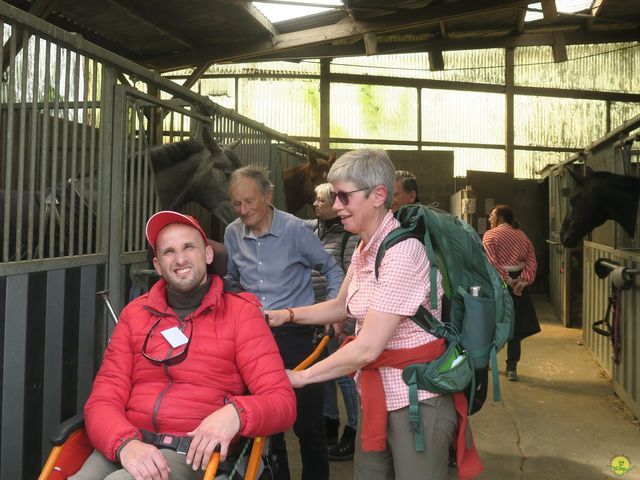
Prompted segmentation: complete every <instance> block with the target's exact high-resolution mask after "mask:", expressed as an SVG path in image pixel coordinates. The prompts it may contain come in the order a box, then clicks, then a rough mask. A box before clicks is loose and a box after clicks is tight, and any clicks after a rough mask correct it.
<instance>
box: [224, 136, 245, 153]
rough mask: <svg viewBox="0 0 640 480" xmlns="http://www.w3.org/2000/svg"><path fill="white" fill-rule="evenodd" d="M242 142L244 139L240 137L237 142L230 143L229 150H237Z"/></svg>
mask: <svg viewBox="0 0 640 480" xmlns="http://www.w3.org/2000/svg"><path fill="white" fill-rule="evenodd" d="M240 142H242V137H240V138H239V139H238V140H236V141H235V142H233V143H230V144H229V145H227V148H228V149H229V150H235V149H236V147H237V146H238V145H240Z"/></svg>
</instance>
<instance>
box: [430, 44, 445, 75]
mask: <svg viewBox="0 0 640 480" xmlns="http://www.w3.org/2000/svg"><path fill="white" fill-rule="evenodd" d="M429 70H431V71H432V72H441V71H442V70H444V57H443V56H442V50H438V49H431V50H429Z"/></svg>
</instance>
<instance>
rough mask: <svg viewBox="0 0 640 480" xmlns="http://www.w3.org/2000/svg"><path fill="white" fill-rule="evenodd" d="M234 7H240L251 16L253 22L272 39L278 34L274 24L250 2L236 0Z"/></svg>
mask: <svg viewBox="0 0 640 480" xmlns="http://www.w3.org/2000/svg"><path fill="white" fill-rule="evenodd" d="M233 3H234V5H237V6H238V7H240V8H241V9H242V10H243V11H244V12H246V13H247V14H249V17H250V18H251V19H252V20H253V22H254V23H255V24H256V25H258V26H259V27H260V28H261V29H262V30H264V31H266V32H268V33H269V35H271V36H272V37H275V36H276V35H277V34H278V32H277V31H276V29H275V27H274V26H273V23H271V22H270V21H269V20H268V19H267V17H265V16H264V15H263V14H262V12H261V11H260V10H258V9H257V8H256V7H254V6H253V2H250V1H248V0H235V1H234V2H233Z"/></svg>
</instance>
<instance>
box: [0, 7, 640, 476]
mask: <svg viewBox="0 0 640 480" xmlns="http://www.w3.org/2000/svg"><path fill="white" fill-rule="evenodd" d="M311 3H315V2H302V4H300V2H295V1H290V2H289V1H281V0H278V1H276V0H272V1H268V0H267V1H264V2H250V1H245V0H207V1H204V0H194V1H191V2H188V5H184V4H183V2H175V1H168V0H154V1H150V0H138V1H132V0H106V1H105V0H100V1H99V0H83V1H79V0H0V27H1V28H0V29H1V30H2V32H3V37H2V42H1V44H0V70H1V71H2V83H1V85H0V138H2V142H1V143H0V185H2V188H3V190H4V191H5V192H9V191H11V192H15V195H14V194H12V195H11V196H10V197H9V196H6V195H5V198H4V200H3V201H4V204H3V205H2V208H0V210H3V211H4V222H3V241H2V242H0V243H1V244H2V245H1V247H2V252H1V253H0V257H1V258H0V260H1V261H0V292H1V293H0V304H1V305H2V308H1V309H0V310H1V311H0V316H2V324H3V326H4V331H5V336H4V337H3V341H2V352H3V354H2V358H3V372H4V373H3V377H2V392H3V403H2V412H3V413H2V423H1V425H2V432H3V433H2V439H1V441H0V445H1V449H2V453H1V456H0V477H2V478H33V476H34V475H33V472H35V471H36V470H37V465H41V463H42V462H41V460H42V458H43V456H44V455H45V453H46V451H48V439H47V437H48V435H49V434H50V433H51V431H52V430H53V429H54V426H55V425H57V424H58V423H59V422H60V421H61V420H64V419H65V418H68V417H69V416H71V415H73V414H74V413H76V412H77V411H78V409H79V407H80V406H81V405H82V404H83V403H84V400H85V399H86V397H87V395H88V392H89V391H90V388H91V381H92V378H93V375H94V374H95V369H96V368H97V365H99V361H100V358H101V354H102V351H103V349H104V346H105V345H106V341H107V338H108V336H109V333H110V331H111V329H112V328H113V326H112V325H111V321H110V319H109V317H108V315H107V314H106V313H105V309H104V305H103V304H102V301H101V300H100V299H99V298H97V297H96V296H95V292H96V291H99V290H106V289H108V290H109V292H110V293H109V296H110V299H111V302H112V304H113V306H114V308H115V310H116V311H119V310H120V309H121V308H122V306H123V305H124V304H125V303H126V301H127V299H128V296H129V294H130V292H131V291H132V289H136V288H144V285H148V282H149V279H150V277H149V275H148V273H149V269H148V267H147V252H146V243H145V239H144V235H143V232H144V230H143V226H144V220H145V219H146V218H148V216H149V215H150V214H151V213H152V212H153V211H155V210H157V209H158V207H160V206H162V205H161V203H160V201H159V199H158V196H159V195H158V192H157V190H156V188H157V184H155V183H154V182H155V177H154V175H153V171H152V170H153V168H152V166H151V164H150V162H151V160H150V159H149V155H147V152H148V151H150V149H151V148H152V147H153V146H154V145H161V144H165V143H171V142H177V141H181V140H185V139H188V138H201V137H202V131H203V129H207V130H209V131H210V132H212V134H213V135H214V137H215V139H216V140H217V141H218V142H220V143H222V144H230V143H232V142H234V141H236V140H238V139H240V138H242V141H241V143H240V144H239V146H238V147H237V149H236V152H237V154H238V156H239V158H240V159H241V161H242V162H243V163H258V164H261V165H264V166H266V167H267V168H269V169H270V171H271V174H272V177H273V180H274V184H275V188H276V190H275V196H274V204H275V205H276V206H277V207H279V208H284V206H285V192H284V190H283V185H282V182H281V181H280V179H281V178H282V171H283V170H285V169H287V168H289V167H292V166H295V165H300V164H303V163H304V162H306V156H307V154H308V152H312V153H313V154H315V155H317V156H318V157H320V158H326V157H328V156H329V155H331V154H332V153H337V154H340V153H342V152H344V151H347V150H349V149H352V148H359V147H372V148H384V149H386V150H387V151H388V152H389V153H390V156H391V159H392V160H393V161H394V164H395V165H396V167H397V168H398V169H405V170H409V171H412V172H413V173H415V174H416V176H417V178H418V185H419V189H420V198H421V200H422V202H423V203H427V204H431V203H437V204H438V205H439V206H440V208H443V209H445V210H448V211H452V212H453V213H456V214H457V215H458V216H460V217H461V218H463V219H464V220H466V221H468V222H469V223H470V224H471V225H472V226H474V227H475V228H476V229H477V230H478V231H479V233H480V234H482V233H483V231H484V230H485V229H486V222H487V217H488V213H489V210H490V209H491V207H492V206H493V205H495V204H498V203H507V204H511V205H513V207H514V210H515V211H516V212H517V217H518V220H519V221H520V223H521V225H522V228H523V230H524V231H525V232H527V234H528V235H529V236H530V238H531V239H532V242H533V244H534V246H535V249H536V255H537V259H538V264H539V271H538V277H537V281H536V284H535V285H534V288H535V289H536V291H537V293H539V294H540V295H542V296H543V297H545V298H547V299H548V301H549V305H550V306H551V309H552V310H553V312H554V314H555V316H556V317H557V318H558V319H559V321H560V323H561V324H562V325H563V326H565V327H567V328H573V329H579V330H581V332H582V333H581V341H582V342H584V344H585V346H586V348H587V349H588V351H589V352H591V354H592V355H593V356H594V357H595V358H596V360H597V362H598V363H599V364H600V365H601V367H602V368H603V370H604V371H605V372H606V374H607V375H608V376H609V378H611V380H612V389H613V390H614V391H615V393H616V394H617V395H618V396H619V397H620V398H622V399H623V401H624V403H625V405H626V406H627V408H629V409H630V410H631V411H632V412H633V413H634V415H635V416H636V417H637V416H640V385H639V384H638V382H637V378H639V375H638V370H639V369H640V359H639V357H638V356H637V354H635V353H633V352H635V351H636V350H637V345H638V342H640V329H638V328H636V326H634V325H635V324H636V323H637V322H635V323H634V314H633V312H634V311H635V309H636V306H637V303H638V301H640V298H639V296H638V295H639V294H638V291H639V290H638V286H639V284H638V280H636V279H635V277H633V278H632V281H631V284H630V285H626V287H625V288H626V289H625V290H624V292H623V293H621V294H620V296H619V302H620V303H619V310H620V311H621V320H620V321H621V324H623V325H626V327H625V330H624V335H623V336H622V340H621V341H622V352H623V354H622V358H621V359H619V361H617V362H616V361H614V359H613V358H612V348H613V346H612V344H611V342H610V339H609V338H606V337H602V336H601V335H598V334H596V333H594V332H593V330H592V329H591V324H592V323H593V322H594V321H596V320H600V319H601V318H602V316H603V314H604V313H605V311H606V310H607V305H608V298H609V296H610V293H611V291H612V288H614V287H612V281H611V278H609V277H607V278H604V279H601V278H598V277H597V276H596V275H595V274H594V266H595V265H596V263H597V262H598V260H599V259H602V258H605V259H607V260H609V261H611V262H614V263H618V264H620V265H621V266H623V267H626V268H627V269H628V271H631V272H633V271H634V270H637V269H638V264H639V263H640V259H639V258H638V254H639V252H640V241H639V239H638V235H637V234H636V236H635V237H634V236H630V235H629V234H628V232H626V231H625V230H624V229H623V228H622V227H621V226H620V225H619V224H617V223H615V222H614V221H611V220H609V221H607V222H606V223H605V224H604V225H602V226H600V227H598V228H596V229H594V230H593V232H592V233H590V234H589V235H587V237H586V238H585V239H584V240H583V241H581V242H580V244H579V245H578V246H577V247H575V248H566V247H564V246H563V245H562V243H561V241H560V230H561V225H562V221H563V219H564V218H565V217H566V215H567V213H568V211H569V210H570V208H571V206H570V203H569V201H570V197H571V194H572V192H573V191H574V184H573V183H572V181H571V177H570V176H569V175H567V174H565V172H566V170H567V169H571V170H572V171H575V172H579V173H585V172H586V168H587V167H589V168H592V169H594V170H600V171H607V172H612V173H616V174H620V175H625V176H635V177H637V176H639V175H640V172H639V170H638V165H639V151H638V139H639V138H640V137H639V135H640V133H639V132H640V84H639V82H640V80H639V78H640V77H639V76H638V75H637V72H638V69H639V68H640V45H639V43H638V42H639V41H640V3H639V2H637V1H634V0H595V1H590V0H588V1H579V0H575V1H572V2H563V1H559V0H558V1H553V0H546V1H542V2H540V3H534V2H529V1H514V0H480V1H474V2H466V1H463V0H419V1H416V0H404V1H403V0H400V1H377V0H376V1H363V0H344V1H342V2H339V1H335V2H330V1H326V2H319V5H317V6H316V7H315V9H313V7H312V6H311V5H310V4H311ZM273 7H279V8H280V12H279V13H282V12H283V11H284V12H286V13H287V14H288V15H289V16H291V15H295V14H296V13H308V12H303V11H302V10H301V9H303V8H312V10H311V12H312V13H310V14H306V15H302V16H297V17H296V16H294V17H293V18H289V19H281V17H280V18H279V17H276V16H273V15H276V14H278V12H276V13H275V14H274V12H273ZM299 9H300V10H301V11H300V12H298V10H299ZM68 179H75V181H74V182H72V183H69V182H67V180H68ZM61 185H62V186H63V187H64V186H65V185H67V188H60V186H61ZM69 185H70V186H71V187H70V188H69ZM51 191H57V192H58V194H57V200H56V202H57V203H56V202H54V203H53V205H54V206H52V204H51V203H50V202H47V198H50V197H49V196H48V194H45V193H43V192H51ZM12 202H13V203H12ZM56 205H57V206H56ZM14 208H15V210H16V211H17V212H20V216H21V217H23V220H22V222H13V221H10V220H11V219H10V218H9V217H10V212H11V211H13V209H14ZM182 208H183V209H184V211H186V212H188V213H191V214H193V215H194V216H196V217H197V218H199V219H200V220H201V222H202V223H203V225H206V226H207V230H208V233H209V234H210V236H211V237H212V238H216V239H221V235H222V232H223V228H224V224H223V223H221V221H220V218H219V216H217V215H216V214H215V213H214V212H212V211H211V209H206V208H204V207H203V206H202V204H201V203H198V202H196V201H193V200H192V201H189V202H187V203H186V204H185V205H184V206H183V207H182ZM294 213H297V214H298V215H299V216H302V217H307V218H311V217H312V216H313V211H312V209H311V208H310V207H306V208H305V209H304V210H302V211H299V212H294ZM637 224H638V220H637V218H636V232H637V231H638V225H637ZM78 292H79V293H78ZM9 299H11V300H12V301H9ZM43 299H44V300H43ZM12 318H19V319H21V320H22V321H21V322H18V324H19V327H17V328H9V325H10V324H9V322H8V319H12ZM87 318H91V319H92V320H91V321H86V320H85V319H87ZM93 319H95V320H93ZM87 366H90V368H88V367H87ZM63 372H64V373H63ZM10 392H11V393H10ZM14 392H18V393H17V394H14ZM27 412H37V414H36V415H33V414H31V413H27ZM16 431H17V432H20V435H19V437H20V441H19V442H15V441H13V440H12V436H13V435H14V434H13V432H16ZM9 432H12V433H11V434H10V433H9ZM12 458H22V459H23V461H22V462H13V461H10V460H9V459H12ZM639 460H640V459H639Z"/></svg>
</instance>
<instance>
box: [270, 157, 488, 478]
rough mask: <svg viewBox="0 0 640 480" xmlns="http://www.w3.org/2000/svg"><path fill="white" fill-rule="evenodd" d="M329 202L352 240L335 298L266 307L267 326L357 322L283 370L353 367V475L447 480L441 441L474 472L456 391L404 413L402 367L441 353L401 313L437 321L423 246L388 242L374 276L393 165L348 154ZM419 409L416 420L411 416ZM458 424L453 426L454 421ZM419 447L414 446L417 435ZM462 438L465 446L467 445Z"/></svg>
mask: <svg viewBox="0 0 640 480" xmlns="http://www.w3.org/2000/svg"><path fill="white" fill-rule="evenodd" d="M327 180H328V181H329V182H330V183H331V184H332V187H333V191H332V192H331V194H332V197H333V208H334V209H335V210H336V212H337V214H338V216H339V217H340V219H341V222H342V224H343V225H344V228H345V230H347V231H349V232H351V233H353V234H355V235H358V236H359V237H360V239H361V242H360V244H359V245H358V248H357V249H356V251H355V252H354V254H353V257H352V259H351V265H350V267H349V269H348V271H347V274H346V276H345V280H344V283H343V284H342V287H341V289H340V293H339V294H338V296H337V298H335V299H333V300H329V301H326V302H323V303H319V304H316V305H311V306H306V307H296V308H289V309H285V310H275V311H268V312H266V313H267V314H268V318H269V323H270V325H271V326H273V327H275V326H279V325H282V324H283V323H285V322H294V323H301V324H330V323H336V322H344V321H345V320H346V318H347V316H350V317H354V318H355V319H356V328H355V334H356V335H355V337H354V338H353V339H352V340H351V341H348V342H345V344H343V346H342V347H341V348H340V349H339V350H338V351H337V352H335V353H334V354H332V355H330V356H329V357H328V358H326V359H324V360H322V361H321V362H318V363H316V364H315V365H313V366H312V367H310V368H308V369H307V370H304V371H301V372H291V371H288V372H287V373H288V375H289V379H290V380H291V383H292V385H293V386H294V387H297V388H298V387H303V386H305V385H308V384H312V383H318V382H324V381H327V380H331V379H334V378H337V377H340V376H342V375H346V374H350V373H352V372H356V382H357V385H358V389H359V391H360V395H361V415H359V418H358V438H357V440H356V450H355V456H354V473H355V475H354V478H355V479H356V480H378V479H380V480H391V479H396V478H397V479H415V478H428V479H430V480H444V479H447V478H448V456H449V445H451V443H452V442H454V438H455V443H456V445H458V446H459V451H458V471H459V478H460V479H465V478H472V477H474V476H475V475H477V474H479V473H480V471H482V465H481V464H480V461H479V458H478V455H477V452H476V451H475V446H473V441H472V439H471V436H470V435H469V434H470V431H469V430H468V425H467V424H466V423H465V422H466V407H467V403H466V398H465V397H464V394H462V393H458V394H454V395H440V394H437V393H433V392H428V391H423V390H420V391H418V400H419V404H418V407H417V409H418V410H419V412H410V411H409V410H410V407H409V404H410V402H409V389H408V387H407V385H406V384H405V383H404V381H403V379H402V369H403V368H404V367H405V366H407V365H410V364H412V363H416V362H424V361H429V360H433V359H435V358H438V357H439V356H441V355H442V353H443V352H444V350H445V342H444V340H443V339H439V338H436V337H434V336H432V335H430V334H429V333H427V332H426V331H424V330H423V329H421V328H420V327H418V326H417V325H416V324H415V323H414V322H413V321H412V320H411V319H410V317H411V316H412V315H414V314H415V313H416V312H417V310H418V308H419V307H420V306H423V307H424V308H427V309H429V311H430V312H431V313H432V315H433V316H434V317H435V318H437V319H439V318H440V314H441V307H442V303H441V299H442V282H441V278H439V279H438V283H437V290H438V291H437V297H438V302H437V305H436V307H435V308H432V306H431V302H430V282H429V272H430V264H429V260H428V258H427V254H426V252H425V249H424V246H423V244H422V243H421V242H420V241H418V240H416V239H408V240H406V241H403V242H400V243H398V244H397V245H394V246H393V247H391V248H389V249H388V250H387V252H386V253H385V256H384V258H383V260H382V263H381V264H380V268H379V271H378V274H377V276H376V273H375V272H374V270H375V268H374V266H375V261H376V255H377V252H378V249H379V248H380V245H381V244H382V241H383V239H384V238H385V237H386V236H387V235H388V234H389V233H390V232H391V231H392V230H394V229H396V228H398V227H399V226H400V223H399V222H398V220H396V219H395V218H394V216H393V214H392V213H391V211H390V210H389V208H390V207H391V200H392V196H393V189H394V184H395V169H394V166H393V164H392V163H391V161H390V160H389V157H388V155H387V154H386V152H384V151H382V150H368V149H361V150H353V151H351V152H348V153H346V154H344V155H343V156H342V157H340V158H339V159H338V160H337V161H336V162H335V163H334V164H333V166H332V167H331V170H330V171H329V175H328V177H327ZM415 413H419V419H420V421H419V422H413V423H410V418H415V416H414V414H415ZM459 422H462V423H459ZM417 436H419V437H420V441H421V442H423V448H416V445H417V444H416V443H414V442H415V441H416V437H417ZM467 440H469V442H467Z"/></svg>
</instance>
